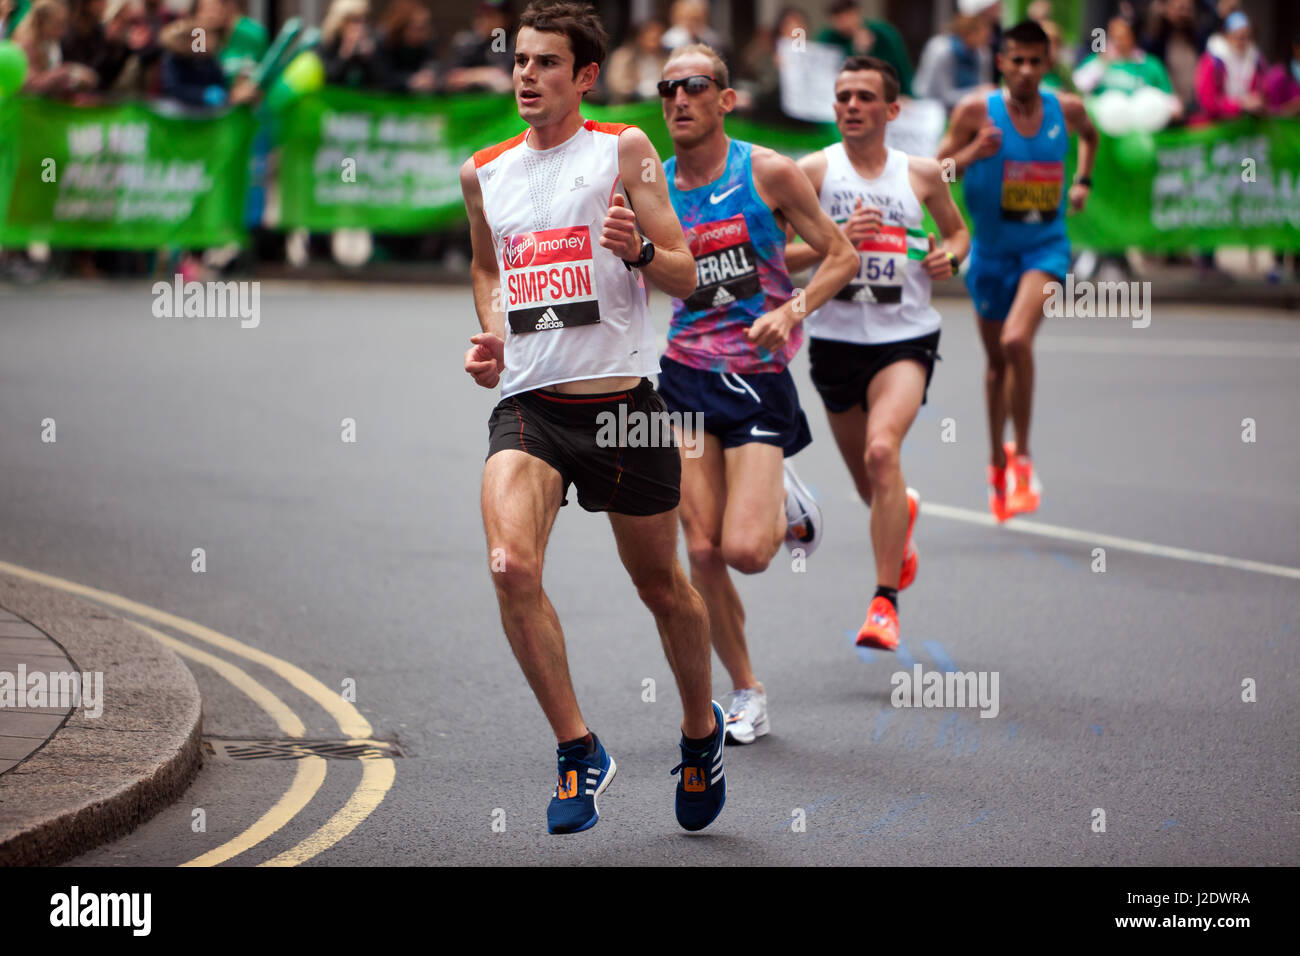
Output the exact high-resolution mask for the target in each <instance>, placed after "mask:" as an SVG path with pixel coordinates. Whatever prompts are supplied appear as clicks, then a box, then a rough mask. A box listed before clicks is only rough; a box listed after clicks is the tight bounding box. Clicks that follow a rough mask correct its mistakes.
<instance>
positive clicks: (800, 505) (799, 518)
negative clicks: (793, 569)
mask: <svg viewBox="0 0 1300 956" xmlns="http://www.w3.org/2000/svg"><path fill="white" fill-rule="evenodd" d="M785 521H786V532H785V546H786V547H787V548H789V549H790V550H791V551H794V549H795V548H802V549H803V553H804V557H805V558H809V557H812V553H813V552H814V551H816V550H817V545H819V544H821V543H822V509H821V508H820V507H818V505H817V499H816V498H814V497H813V496H812V492H811V491H809V490H808V489H807V488H805V487H804V483H803V482H802V481H800V480H799V476H798V475H796V474H795V472H794V466H793V465H792V464H790V461H789V459H786V462H785Z"/></svg>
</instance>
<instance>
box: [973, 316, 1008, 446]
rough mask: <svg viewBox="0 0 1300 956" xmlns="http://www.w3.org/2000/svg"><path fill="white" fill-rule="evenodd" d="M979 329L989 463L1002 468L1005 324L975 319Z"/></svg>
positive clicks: (1005, 416)
mask: <svg viewBox="0 0 1300 956" xmlns="http://www.w3.org/2000/svg"><path fill="white" fill-rule="evenodd" d="M975 324H976V325H977V326H978V328H979V333H980V341H981V342H983V343H984V354H985V356H986V357H987V360H988V364H987V366H986V367H985V370H984V400H985V406H986V408H987V409H988V423H989V442H990V451H989V463H990V464H991V465H993V466H994V467H995V468H999V469H1001V468H1006V466H1007V455H1006V451H1005V450H1004V449H1003V437H1002V436H1003V433H1004V432H1005V431H1006V427H1007V404H1008V402H1007V392H1008V387H1009V384H1010V383H1009V381H1008V378H1007V360H1006V354H1005V353H1004V352H1003V350H1002V328H1003V325H1004V324H1005V323H1003V322H991V321H989V320H988V319H981V318H980V317H979V316H978V315H977V316H975Z"/></svg>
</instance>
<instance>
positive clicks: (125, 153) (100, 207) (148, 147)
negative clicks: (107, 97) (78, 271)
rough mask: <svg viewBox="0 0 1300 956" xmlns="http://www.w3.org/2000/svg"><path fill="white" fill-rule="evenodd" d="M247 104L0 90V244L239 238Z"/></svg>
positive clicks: (191, 242)
mask: <svg viewBox="0 0 1300 956" xmlns="http://www.w3.org/2000/svg"><path fill="white" fill-rule="evenodd" d="M254 125H255V123H254V119H253V116H252V114H251V113H250V112H249V111H248V110H247V109H242V108H240V109H234V110H230V111H224V112H222V113H218V114H215V115H205V116H203V117H201V118H200V117H192V116H185V115H180V114H179V113H176V112H164V108H162V107H158V108H155V107H153V106H151V105H150V104H148V103H122V104H115V105H111V106H74V105H71V104H69V103H62V102H59V101H57V100H46V99H29V98H26V97H10V98H8V99H5V100H3V101H0V211H2V212H3V217H2V218H0V245H7V246H15V245H24V244H26V243H29V242H38V241H39V242H47V243H49V244H51V245H55V246H72V247H78V248H87V249H127V248H133V249H150V248H159V247H175V248H185V247H207V246H220V245H226V244H227V243H232V242H243V241H244V239H245V237H246V233H245V230H244V223H243V216H244V201H245V196H246V195H247V191H248V150H249V144H250V142H251V141H252V136H253V131H254Z"/></svg>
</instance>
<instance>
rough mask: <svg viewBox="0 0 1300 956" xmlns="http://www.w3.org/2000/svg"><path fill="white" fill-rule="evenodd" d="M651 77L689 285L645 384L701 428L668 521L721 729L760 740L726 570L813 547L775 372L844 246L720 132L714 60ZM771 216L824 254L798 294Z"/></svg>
mask: <svg viewBox="0 0 1300 956" xmlns="http://www.w3.org/2000/svg"><path fill="white" fill-rule="evenodd" d="M663 76H664V79H663V81H662V82H661V83H660V84H659V92H660V95H661V97H662V99H663V111H664V123H665V125H666V126H667V127H668V132H669V134H670V135H671V136H672V138H673V148H674V152H675V155H674V156H673V158H671V159H669V160H668V161H667V162H666V163H665V164H664V172H665V174H666V175H667V177H668V188H669V194H670V196H671V198H672V203H673V209H674V210H676V212H677V218H678V219H679V220H681V224H682V229H683V230H684V232H685V236H686V241H687V244H688V245H689V247H690V250H691V254H692V255H693V256H694V257H695V269H696V278H697V285H696V287H695V291H694V292H693V293H691V294H690V295H689V296H685V297H684V298H678V299H674V301H673V317H672V322H671V324H670V325H669V329H668V347H667V350H666V351H665V353H664V357H663V359H662V361H661V362H660V374H659V391H660V393H661V394H662V395H663V397H664V401H665V402H667V403H668V407H669V408H670V409H672V410H673V411H675V412H680V413H681V414H682V415H683V416H687V417H688V418H687V420H691V421H695V422H698V423H699V426H700V428H701V429H702V431H703V434H702V435H700V436H699V440H698V443H697V444H698V447H697V449H696V451H697V452H698V454H694V455H686V456H685V457H684V459H683V463H682V506H681V515H682V527H683V528H684V530H685V532H686V543H687V551H688V553H689V555H690V561H691V580H692V581H693V582H694V584H695V586H696V588H697V589H698V590H699V592H700V594H701V595H702V596H703V597H704V600H705V602H706V603H707V604H708V606H709V619H710V621H711V624H712V627H711V634H712V637H713V646H714V649H715V650H716V651H717V652H718V657H719V659H720V660H721V661H722V663H723V665H724V666H725V667H726V668H727V671H728V673H729V674H730V675H731V680H732V686H733V688H734V689H735V692H734V695H733V700H732V703H731V708H730V711H729V712H728V714H727V733H728V736H729V738H730V739H731V740H732V741H733V742H736V743H751V742H752V741H754V740H755V739H757V738H758V737H761V736H763V735H764V734H766V733H767V732H768V714H767V695H766V689H765V688H764V686H763V684H762V683H761V682H760V681H759V680H758V678H757V677H756V676H755V674H754V672H753V669H752V666H751V662H750V658H749V648H748V645H747V643H746V640H745V629H744V621H745V611H744V607H743V606H742V604H741V602H740V597H739V596H738V594H737V592H736V589H735V586H734V585H733V583H732V581H731V577H730V572H731V570H736V571H740V572H741V573H743V574H755V573H757V572H759V571H762V570H763V569H764V568H766V567H767V566H768V564H769V563H770V562H771V560H772V558H773V556H774V555H775V554H776V552H777V551H778V550H779V549H780V547H781V542H782V541H783V540H784V541H785V542H786V544H787V545H788V546H789V547H790V548H791V550H792V552H793V553H794V554H795V555H796V558H797V559H802V558H806V557H807V556H808V555H809V554H811V553H812V551H813V549H814V548H816V546H817V545H818V543H820V540H821V535H820V529H821V512H820V511H819V510H818V508H817V503H816V502H815V501H814V500H813V498H812V495H811V494H809V493H808V490H807V488H805V487H804V486H803V484H802V483H801V482H800V481H799V479H798V476H797V475H796V474H795V473H794V469H793V468H792V467H790V465H789V463H788V460H787V459H788V457H789V456H791V455H794V454H795V453H796V452H798V451H799V450H800V449H801V448H803V447H804V446H806V445H807V444H808V443H809V442H810V441H811V440H812V435H811V433H810V432H809V429H808V419H807V417H806V416H805V415H804V413H803V409H802V408H801V407H800V405H799V395H798V392H797V391H796V390H795V385H794V378H793V377H792V376H791V374H790V372H789V370H788V369H787V367H786V366H787V365H788V364H789V362H790V359H791V358H792V357H793V356H794V354H795V353H796V352H797V351H798V350H799V345H800V343H801V342H802V341H803V332H802V320H803V319H804V318H805V317H806V314H807V311H808V310H809V309H813V308H816V307H817V306H818V305H819V304H821V303H822V302H824V301H825V300H826V299H828V298H829V297H830V295H831V294H832V293H833V292H834V291H835V289H837V288H838V287H839V286H840V285H842V284H843V283H844V281H845V280H846V279H847V278H848V276H849V274H850V271H851V269H852V267H853V257H852V249H851V248H850V247H849V245H848V243H847V242H846V241H844V239H843V237H842V236H840V235H839V232H838V230H836V229H835V224H834V223H832V222H831V221H830V219H829V218H827V217H826V215H825V213H823V212H822V211H821V209H820V208H819V207H818V205H817V197H816V195H815V194H814V193H813V191H812V189H811V187H810V186H809V184H808V182H807V180H806V179H804V177H803V176H802V174H801V173H800V172H799V170H798V168H797V167H796V166H795V165H794V163H793V162H792V161H791V160H789V159H787V158H786V157H784V156H781V155H780V154H778V153H776V152H773V151H772V150H769V149H765V148H763V147H761V146H754V145H751V144H750V143H745V142H741V141H740V140H734V139H730V138H728V136H727V134H726V131H725V129H724V118H725V116H726V114H727V113H728V112H729V111H730V110H731V108H732V106H733V105H734V103H735V96H736V94H735V91H734V90H732V89H730V88H729V87H728V76H727V68H726V65H725V64H724V63H723V62H722V60H721V59H720V58H719V57H718V55H717V53H716V52H714V51H713V50H712V49H710V48H709V47H707V46H704V45H702V44H696V45H691V46H687V47H682V48H680V49H678V50H675V51H673V53H671V54H670V55H669V59H668V63H667V65H666V66H665V67H664V73H663ZM786 222H791V223H797V224H798V226H799V227H800V228H801V229H807V230H808V235H809V236H810V241H811V242H813V243H814V244H816V245H817V246H818V248H820V249H821V250H822V251H823V252H826V253H829V254H830V258H829V259H828V262H827V266H826V270H827V275H826V276H824V277H822V278H821V280H820V281H814V282H813V283H811V284H810V285H809V287H808V288H807V289H806V290H802V291H801V292H799V293H797V294H796V290H795V288H794V285H793V284H792V283H791V281H790V276H789V273H788V272H787V271H786V268H785V256H784V249H785V232H784V231H785V224H786Z"/></svg>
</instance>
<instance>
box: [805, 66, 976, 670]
mask: <svg viewBox="0 0 1300 956" xmlns="http://www.w3.org/2000/svg"><path fill="white" fill-rule="evenodd" d="M898 93H899V83H898V74H897V73H895V72H894V68H893V67H892V66H890V65H889V64H888V63H886V62H885V61H884V60H880V59H877V58H875V57H869V56H853V57H849V59H848V60H846V61H845V62H844V65H843V66H842V67H841V68H840V72H839V75H838V76H837V77H836V78H835V124H836V126H838V127H839V131H840V138H841V140H842V142H839V143H836V144H834V145H832V146H827V147H826V148H825V149H823V150H821V151H819V152H816V153H810V154H809V155H807V156H805V157H804V158H803V159H801V160H800V161H799V166H800V168H801V169H803V171H804V172H805V173H806V174H807V175H808V178H809V179H810V180H811V181H812V185H813V188H814V189H816V190H817V193H818V195H819V197H820V200H821V206H822V209H824V210H825V211H826V212H827V214H829V215H830V216H831V218H833V219H834V220H835V221H836V222H840V223H843V227H842V228H843V229H844V235H845V236H846V237H847V238H848V240H849V241H850V242H852V243H853V244H854V245H855V246H856V247H857V249H858V256H859V258H860V267H859V269H857V270H855V271H856V275H855V276H854V278H853V280H852V281H851V282H849V283H848V284H846V285H844V286H843V287H842V288H841V289H840V290H839V291H838V292H837V293H836V295H835V298H834V299H833V300H832V301H830V302H827V303H826V304H825V305H823V306H822V307H821V308H820V309H818V310H817V311H816V312H814V313H813V314H812V315H811V316H809V317H808V334H809V336H810V342H809V344H808V357H809V359H810V361H811V363H812V380H813V384H814V385H816V386H817V391H818V392H819V393H820V394H821V398H822V404H823V405H825V406H826V418H827V419H828V420H829V422H830V426H831V433H832V434H834V436H835V443H836V444H837V445H838V446H839V449H840V455H841V456H842V457H843V458H844V463H845V464H846V465H847V466H848V468H849V474H850V475H852V476H853V482H854V484H855V485H856V486H857V489H858V494H859V495H860V496H861V498H862V500H863V501H864V502H866V503H867V505H869V506H870V508H871V544H872V548H873V550H874V552H875V558H876V593H875V594H874V595H873V596H872V599H871V602H870V604H869V606H868V608H867V618H866V621H865V622H864V623H863V625H862V627H861V629H860V630H859V631H858V637H857V643H858V646H860V647H878V648H881V649H883V650H887V651H892V650H895V649H896V648H897V647H898V592H899V591H901V590H902V589H903V588H906V587H907V586H908V585H910V584H911V583H912V581H913V580H914V579H915V577H916V570H917V562H918V558H917V552H916V547H915V546H914V545H913V544H912V530H913V527H914V526H915V524H916V516H917V513H918V511H919V510H920V504H921V497H920V495H918V494H917V493H916V492H915V491H914V490H912V489H911V488H908V487H907V485H906V483H905V482H904V481H903V471H902V467H901V461H900V448H901V446H902V443H903V436H905V435H906V434H907V431H908V429H909V428H911V427H912V421H913V420H914V419H915V418H916V413H917V411H918V410H919V409H920V407H921V406H922V405H923V404H925V396H926V391H927V389H928V388H929V386H930V377H931V375H933V373H934V362H935V359H937V358H938V357H939V353H938V349H939V313H938V312H937V311H935V309H934V308H933V307H932V306H931V305H930V282H931V280H940V281H942V280H944V279H947V278H949V277H951V276H952V274H953V270H954V269H955V268H956V266H957V263H958V262H959V261H960V260H961V258H962V257H963V256H965V255H966V251H967V249H968V248H969V246H970V236H969V235H968V234H967V232H966V226H965V224H964V223H963V222H962V218H961V213H960V212H959V211H958V209H957V206H956V204H955V203H954V202H953V200H952V195H951V193H950V192H949V190H948V184H947V183H946V182H945V181H944V180H943V176H942V175H941V169H940V166H939V163H938V162H937V161H936V160H934V159H931V158H929V157H922V156H909V155H907V154H906V153H904V152H902V151H900V150H897V149H891V148H889V147H887V146H886V145H885V127H886V125H887V124H888V123H889V121H890V120H892V119H894V118H895V117H897V116H898V112H899V109H900V107H899V103H898ZM923 206H924V207H925V209H928V210H930V214H931V215H932V216H933V217H934V221H935V224H936V225H937V226H938V227H939V231H940V233H942V235H943V243H942V245H941V246H938V247H936V244H935V241H934V235H933V233H931V234H929V235H928V236H927V235H926V233H925V232H924V231H923V230H922V229H921V225H922V222H923V220H924V210H923V209H922V207H923ZM785 256H786V264H787V265H788V266H789V267H790V268H791V269H793V270H795V271H798V270H799V269H803V268H806V267H808V266H810V265H813V264H814V263H817V262H819V261H821V254H820V253H819V252H818V250H817V249H815V248H812V247H811V246H809V245H807V244H805V243H799V242H792V243H791V244H790V245H788V246H787V247H786V251H785ZM825 268H826V266H825V264H823V265H821V266H819V268H818V270H817V273H816V274H817V275H818V276H820V275H821V273H822V270H824V269H825Z"/></svg>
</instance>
